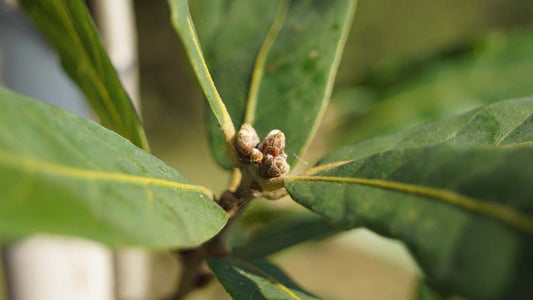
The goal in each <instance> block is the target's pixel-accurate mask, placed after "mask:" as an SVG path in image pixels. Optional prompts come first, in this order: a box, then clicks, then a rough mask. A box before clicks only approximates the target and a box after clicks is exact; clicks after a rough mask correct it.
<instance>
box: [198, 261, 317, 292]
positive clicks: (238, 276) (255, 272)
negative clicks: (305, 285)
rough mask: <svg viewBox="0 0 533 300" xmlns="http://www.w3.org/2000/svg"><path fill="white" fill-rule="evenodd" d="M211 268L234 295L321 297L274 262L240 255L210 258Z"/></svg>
mask: <svg viewBox="0 0 533 300" xmlns="http://www.w3.org/2000/svg"><path fill="white" fill-rule="evenodd" d="M207 262H208V264H209V268H211V270H212V271H213V273H214V274H215V276H216V277H217V278H218V280H219V281H220V282H221V283H222V285H223V286H224V288H225V289H226V291H227V292H228V293H229V294H230V295H231V297H232V298H233V299H236V300H239V299H242V300H249V299H276V300H282V299H287V300H297V299H302V300H304V299H319V298H317V297H315V296H313V295H311V294H310V293H308V292H306V291H305V290H303V289H301V288H300V287H298V285H296V284H295V283H294V282H293V281H292V280H291V279H290V278H289V277H287V275H285V274H284V273H283V271H281V270H280V269H279V268H278V267H277V266H275V265H274V264H272V263H270V262H268V261H265V260H258V261H253V262H247V261H244V260H242V259H238V258H210V259H208V261H207Z"/></svg>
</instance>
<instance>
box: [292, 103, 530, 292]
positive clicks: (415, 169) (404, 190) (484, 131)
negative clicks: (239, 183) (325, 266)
mask: <svg viewBox="0 0 533 300" xmlns="http://www.w3.org/2000/svg"><path fill="white" fill-rule="evenodd" d="M532 113H533V98H531V97H530V98H523V99H516V100H508V101H502V102H498V103H495V104H492V105H490V106H487V107H484V108H480V109H476V110H474V111H471V112H469V113H466V114H464V115H460V116H458V117H455V118H451V119H447V120H444V121H441V122H437V123H432V124H428V125H425V126H421V127H418V128H415V129H413V130H409V131H405V132H402V133H398V134H396V135H391V136H385V137H379V138H375V139H372V140H369V141H367V142H362V143H359V144H356V145H354V146H349V147H346V148H343V149H340V150H339V151H337V152H335V153H333V154H332V155H330V156H328V157H327V158H326V159H325V160H324V161H323V162H322V164H323V165H322V166H319V167H317V168H316V169H314V170H313V171H310V172H309V174H310V175H305V176H293V177H289V178H288V181H287V184H286V185H287V190H288V192H289V194H290V195H291V196H292V197H293V199H294V200H295V201H297V202H298V203H300V204H302V205H304V206H305V207H307V208H309V209H311V210H313V211H314V212H316V213H318V214H320V215H322V216H324V217H326V218H327V219H329V220H331V221H332V222H337V223H338V224H339V225H341V226H343V227H344V226H347V227H359V226H365V227H368V228H369V229H371V230H374V231H376V232H378V233H380V234H382V235H385V236H389V237H393V238H397V239H400V240H402V241H404V242H405V243H406V245H407V246H408V247H409V248H410V249H411V251H412V253H413V255H414V256H415V258H416V259H417V261H418V262H419V264H420V265H421V267H422V269H423V270H424V271H425V272H426V275H427V277H428V278H429V280H430V281H431V282H432V284H433V285H434V286H435V288H437V289H438V290H439V291H441V292H443V293H450V292H451V293H457V294H459V295H463V296H467V297H471V298H474V299H525V298H531V297H532V295H533V292H532V290H531V288H530V282H531V278H532V277H533V273H532V270H533V256H531V253H533V202H532V200H533V188H532V185H531V182H533V116H532Z"/></svg>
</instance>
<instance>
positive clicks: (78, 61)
mask: <svg viewBox="0 0 533 300" xmlns="http://www.w3.org/2000/svg"><path fill="white" fill-rule="evenodd" d="M20 3H21V4H22V6H23V7H24V9H25V10H26V12H27V13H28V14H29V16H30V17H31V18H32V19H33V21H34V22H35V24H36V25H37V26H38V27H39V28H40V29H41V31H42V32H43V33H44V34H45V35H46V37H47V39H48V41H49V42H50V43H52V45H53V46H54V47H55V48H56V50H57V52H58V54H59V56H60V58H61V64H62V66H63V69H64V70H65V71H66V72H67V73H68V75H69V76H70V78H71V79H72V80H73V81H74V82H76V84H77V85H78V87H79V88H80V89H81V91H82V92H83V94H84V95H85V97H86V98H87V100H88V102H89V104H90V105H91V107H92V108H93V110H94V111H95V112H96V114H97V115H98V118H99V120H100V123H101V124H102V125H103V126H105V127H107V128H109V129H111V130H114V131H115V132H117V133H118V134H120V135H122V136H123V137H125V138H127V139H129V140H130V141H131V142H132V143H133V144H135V145H136V146H138V147H140V148H142V149H145V150H149V147H148V142H147V140H146V135H145V133H144V129H143V128H142V125H141V122H140V120H139V117H138V116H137V113H136V112H135V109H134V107H133V104H132V103H131V101H130V98H129V96H128V95H127V94H126V91H125V90H124V88H123V87H122V84H121V83H120V80H119V78H118V76H117V73H116V71H115V69H114V68H113V66H112V65H111V62H110V61H109V58H108V57H107V54H106V52H105V50H104V47H103V46H102V43H101V41H100V37H99V36H98V32H97V31H96V27H95V25H94V23H93V21H92V19H91V16H90V15H89V12H88V11H87V7H86V6H85V4H84V3H83V2H82V1H80V0H21V1H20Z"/></svg>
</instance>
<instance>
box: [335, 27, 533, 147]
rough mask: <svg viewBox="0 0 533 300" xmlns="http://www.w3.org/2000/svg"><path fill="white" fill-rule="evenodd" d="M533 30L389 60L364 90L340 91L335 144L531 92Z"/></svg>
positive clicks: (500, 35)
mask: <svg viewBox="0 0 533 300" xmlns="http://www.w3.org/2000/svg"><path fill="white" fill-rule="evenodd" d="M532 53H533V34H531V29H529V30H521V31H516V32H508V33H503V32H496V33H493V34H490V35H488V36H486V37H485V38H483V39H481V40H477V41H475V42H474V43H472V44H470V45H467V46H466V47H463V48H462V49H458V50H457V51H454V52H450V53H446V54H444V55H436V57H433V58H429V59H428V58H426V59H422V60H419V61H416V60H415V61H411V62H409V63H405V62H403V61H398V60H394V61H388V62H387V63H384V64H382V65H380V66H378V67H376V68H375V71H374V73H373V75H371V76H369V77H368V78H367V80H366V83H365V84H364V85H362V86H356V87H349V88H344V89H342V88H341V89H338V90H337V93H336V97H335V100H334V101H335V103H336V110H335V111H338V112H339V114H338V115H337V116H338V118H339V120H338V122H339V123H340V125H338V128H336V129H335V132H336V136H337V137H338V140H337V141H336V142H337V143H342V144H345V143H353V142H357V141H359V140H363V139H366V138H370V137H373V136H376V135H378V134H383V133H391V132H395V131H397V130H401V129H405V128H409V127H413V126H415V125H419V124H423V123H426V122H429V121H432V120H436V119H439V118H442V117H446V116H449V115H453V114H456V113H460V112H464V111H466V110H469V109H472V108H474V107H477V106H479V105H483V104H486V103H491V102H493V101H497V100H501V99H505V98H512V97H520V96H525V95H530V94H533V76H531V70H533V55H532Z"/></svg>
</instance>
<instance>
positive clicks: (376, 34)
mask: <svg viewBox="0 0 533 300" xmlns="http://www.w3.org/2000/svg"><path fill="white" fill-rule="evenodd" d="M295 1H297V0H295ZM323 1H325V0H323ZM10 2H11V1H10ZM95 2H97V1H88V4H89V7H90V8H91V9H92V11H93V12H94V13H96V11H97V10H96V9H95V6H94V5H93V4H94V3H95ZM132 4H133V6H132V7H131V8H132V11H133V12H134V14H135V23H134V24H135V25H136V29H137V46H138V48H137V51H138V70H139V74H140V77H139V78H140V94H139V95H140V97H139V99H140V100H141V101H140V108H141V111H142V115H143V120H144V124H145V126H146V130H147V135H148V138H149V141H150V144H151V148H152V150H153V152H154V154H155V155H157V156H158V157H160V158H161V159H163V160H164V161H165V162H167V163H168V164H170V165H171V166H173V167H175V168H176V169H177V170H179V171H180V172H181V173H182V174H183V175H185V176H186V177H188V178H189V179H190V180H191V181H192V182H195V183H197V184H202V185H205V186H208V187H210V188H211V189H213V190H214V191H215V192H216V193H220V192H221V191H223V190H224V189H225V188H226V186H227V183H228V180H229V174H228V173H227V172H225V171H223V170H222V169H221V168H219V167H218V166H217V165H216V163H215V162H214V159H213V158H212V157H211V155H210V151H209V148H208V147H209V146H208V144H207V140H206V138H205V137H206V135H205V133H206V128H205V126H204V123H203V119H204V112H203V110H204V105H205V101H204V99H203V96H202V92H201V90H200V88H199V85H198V84H197V82H196V79H195V77H194V74H193V71H192V69H191V66H190V65H189V63H188V61H187V58H186V56H185V53H184V50H183V48H182V46H181V44H180V41H179V39H178V37H177V35H176V33H175V31H174V29H173V28H172V27H171V24H170V21H169V15H170V14H169V9H168V6H167V4H166V1H149V0H135V1H133V3H132ZM191 4H193V7H194V0H191ZM10 7H11V6H10ZM2 9H3V10H6V9H7V8H6V7H3V8H2ZM10 9H11V8H10ZM5 16H6V15H2V17H1V19H3V20H0V26H1V27H0V34H1V35H0V54H2V59H1V60H0V62H4V63H2V64H0V67H1V68H2V78H3V81H4V84H5V83H6V82H9V80H6V75H7V74H9V73H10V72H8V71H6V68H5V65H6V63H5V62H6V61H12V60H14V59H15V58H14V57H11V56H8V55H7V52H6V51H5V50H3V51H2V49H6V45H5V43H6V42H7V41H8V40H7V39H6V37H7V33H6V31H5V30H2V28H6V27H4V25H3V24H4V23H3V22H2V21H6V19H5V18H6V17H5ZM22 18H23V17H22ZM199 18H200V20H196V21H197V22H198V21H200V22H201V16H199ZM99 25H101V23H99ZM30 31H31V30H30ZM31 32H32V34H36V35H37V33H36V32H35V31H31ZM1 43H3V44H1ZM224 46H225V47H231V45H224ZM21 47H22V46H21ZM20 50H21V51H22V50H23V49H22V48H20ZM52 52H53V51H52ZM50 55H53V54H50ZM43 60H44V61H46V59H42V60H41V61H43ZM37 61H39V60H37ZM35 64H38V62H36V63H35ZM2 66H3V67H2ZM135 66H137V65H136V64H134V67H135ZM12 68H16V65H15V66H13V67H12ZM532 70H533V1H531V0H449V1H425V0H397V1H387V0H360V1H359V3H358V9H357V13H356V16H355V19H354V22H353V26H352V29H351V33H350V37H349V39H348V41H347V45H346V48H345V50H344V55H343V59H342V62H341V65H340V69H339V72H338V75H337V81H336V84H335V88H334V91H333V95H332V98H331V101H330V105H329V107H328V110H327V112H326V114H325V117H324V120H323V122H322V125H321V127H320V129H319V132H318V134H317V136H316V138H315V140H314V142H313V144H312V146H311V147H310V148H309V150H308V151H307V154H306V156H305V157H304V158H303V161H304V163H302V166H300V167H301V168H305V167H306V165H312V164H313V163H315V162H316V161H317V160H318V159H319V158H320V157H321V156H322V155H324V154H325V153H328V152H329V151H332V150H333V149H336V148H338V147H339V146H342V145H347V144H353V143H355V142H357V141H360V140H363V139H366V138H370V137H374V136H376V135H380V134H387V133H392V132H395V131H398V130H402V129H406V128H410V127H413V126H416V125H419V124H421V123H425V122H429V121H432V120H436V119H439V118H443V117H446V116H449V115H453V114H457V113H461V112H464V111H467V110H469V109H471V108H474V107H476V106H479V105H483V104H487V103H490V102H492V101H497V100H502V99H505V98H511V97H520V96H526V95H531V94H533V74H532ZM11 73H12V72H11ZM0 81H1V80H0ZM15 81H16V80H15ZM8 86H9V85H8ZM76 93H77V91H76V90H75V89H73V92H72V94H73V96H72V97H79V95H77V96H76V95H75V94H76ZM37 95H39V93H36V94H35V95H31V96H34V97H37ZM71 109H72V110H76V109H80V111H81V113H80V114H83V111H85V110H86V108H76V107H74V108H71ZM299 209H300V208H299V207H298V206H297V205H295V204H293V203H291V201H290V200H288V199H284V200H280V201H276V202H269V201H266V200H256V201H255V203H254V204H253V205H252V206H251V207H250V209H249V210H248V211H247V212H246V213H245V215H244V221H243V222H245V224H247V225H246V226H245V225H242V226H241V227H242V228H241V229H240V230H241V231H242V232H239V233H236V234H235V236H234V237H232V238H234V239H238V237H239V236H243V237H248V236H250V235H252V234H253V232H254V230H258V229H259V230H260V229H261V226H264V224H265V223H269V222H278V223H279V222H283V220H282V219H280V218H279V216H281V215H283V214H284V212H285V211H287V210H299ZM149 256H150V263H149V264H148V265H149V268H150V270H151V271H150V273H149V274H150V275H149V280H150V283H149V288H148V290H149V294H150V295H151V297H154V298H156V297H162V296H165V295H168V294H170V293H171V292H172V289H173V286H174V284H175V281H176V276H177V275H176V274H177V273H178V271H177V268H178V266H177V264H176V262H175V261H174V260H173V259H172V257H170V256H169V255H168V254H166V253H157V254H149ZM272 258H273V260H274V261H275V262H277V263H278V264H279V265H280V266H281V267H282V268H283V269H284V270H285V271H287V273H288V274H289V275H290V276H291V277H292V278H293V279H294V280H295V281H296V282H299V283H300V284H301V285H302V286H303V287H305V288H306V289H308V290H310V291H311V292H314V293H316V294H318V295H322V296H324V297H326V298H328V299H371V300H372V299H375V300H378V299H413V296H414V295H415V293H416V289H417V281H418V278H419V277H420V276H421V272H420V270H419V269H418V268H417V266H416V264H415V263H414V262H413V260H412V259H411V257H410V256H409V254H408V253H407V251H406V250H405V247H404V246H403V245H402V244H401V243H398V242H394V241H391V240H388V239H384V238H381V237H378V236H376V235H374V234H372V233H370V232H368V231H366V230H364V229H356V230H352V231H349V232H343V233H339V234H336V235H334V236H329V237H327V238H325V239H323V240H321V241H315V242H309V243H304V244H302V245H299V246H296V247H292V248H290V249H288V250H285V251H282V252H280V253H277V254H275V255H273V256H272ZM1 282H5V280H2V276H1V275H0V289H2V283H1ZM1 294H2V293H1V292H0V299H1V298H2V296H1ZM135 297H136V296H135ZM135 297H134V296H131V297H127V296H123V297H120V298H123V299H140V298H135ZM226 298H228V296H226V295H225V293H224V291H223V289H222V288H221V286H220V285H218V284H217V283H212V284H210V285H209V286H208V288H207V289H205V290H202V291H198V292H195V293H193V294H192V295H191V299H226Z"/></svg>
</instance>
